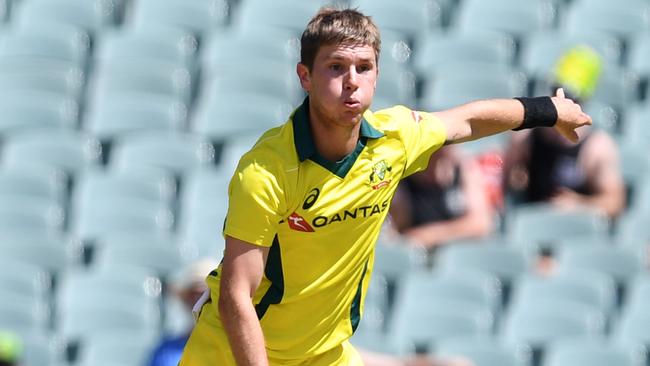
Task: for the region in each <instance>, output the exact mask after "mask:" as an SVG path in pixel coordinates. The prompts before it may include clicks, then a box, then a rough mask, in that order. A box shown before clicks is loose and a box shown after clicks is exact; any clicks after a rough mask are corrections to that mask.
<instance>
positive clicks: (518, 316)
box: [500, 299, 605, 350]
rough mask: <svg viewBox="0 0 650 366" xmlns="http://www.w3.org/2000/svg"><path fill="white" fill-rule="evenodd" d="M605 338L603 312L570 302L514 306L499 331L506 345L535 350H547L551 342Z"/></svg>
mask: <svg viewBox="0 0 650 366" xmlns="http://www.w3.org/2000/svg"><path fill="white" fill-rule="evenodd" d="M546 300H549V299H546ZM554 300H555V299H554ZM520 304H522V303H520ZM514 305H517V304H514ZM604 334H605V317H604V315H603V314H602V313H601V312H599V311H597V310H594V309H593V308H592V307H589V306H585V305H583V304H579V303H575V302H569V301H538V302H534V303H531V302H527V303H526V304H522V305H520V306H513V307H511V308H510V309H509V310H508V313H507V314H506V317H505V320H504V322H503V325H502V328H501V330H500V337H501V339H503V341H504V342H505V343H506V344H511V345H527V346H530V347H532V349H533V350H544V348H545V347H546V346H548V344H549V343H550V342H557V341H561V340H563V339H566V338H572V337H588V336H602V335H604Z"/></svg>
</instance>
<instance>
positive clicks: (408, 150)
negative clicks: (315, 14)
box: [376, 106, 447, 177]
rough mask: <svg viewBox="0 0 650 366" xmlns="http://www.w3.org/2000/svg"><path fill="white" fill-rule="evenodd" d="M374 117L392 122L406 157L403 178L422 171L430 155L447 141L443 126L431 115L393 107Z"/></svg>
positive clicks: (401, 107)
mask: <svg viewBox="0 0 650 366" xmlns="http://www.w3.org/2000/svg"><path fill="white" fill-rule="evenodd" d="M376 115H377V116H378V117H380V118H389V119H392V120H393V121H392V122H393V123H394V126H395V129H396V132H397V134H398V136H399V138H400V139H401V140H402V143H403V145H404V152H405V155H406V164H405V169H404V177H407V176H409V175H411V174H413V173H416V172H418V171H421V170H424V169H425V168H426V167H427V165H428V164H429V158H430V157H431V154H432V153H433V152H434V151H436V150H438V149H439V148H440V147H441V146H442V145H444V143H445V141H446V139H447V132H446V130H445V127H444V125H443V124H442V122H441V121H440V120H439V119H438V118H436V117H435V116H434V115H433V114H431V113H428V112H420V111H414V110H411V109H409V108H406V107H404V106H395V107H392V108H390V109H386V110H383V111H378V112H377V113H376ZM382 115H383V116H382Z"/></svg>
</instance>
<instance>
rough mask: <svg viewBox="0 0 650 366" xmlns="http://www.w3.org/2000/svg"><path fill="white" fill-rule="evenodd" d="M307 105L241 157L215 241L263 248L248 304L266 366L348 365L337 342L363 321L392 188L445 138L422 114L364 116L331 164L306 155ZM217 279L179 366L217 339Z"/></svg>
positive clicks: (311, 151) (344, 347)
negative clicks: (349, 146)
mask: <svg viewBox="0 0 650 366" xmlns="http://www.w3.org/2000/svg"><path fill="white" fill-rule="evenodd" d="M308 103H309V101H308V99H307V100H305V103H303V105H302V106H300V107H299V108H298V109H296V111H295V112H294V113H293V114H292V116H291V118H290V119H289V121H287V123H285V124H284V125H282V126H281V127H277V128H274V129H271V130H269V131H267V132H266V133H265V134H264V135H262V137H261V138H260V139H259V140H258V142H257V143H256V144H255V146H254V147H253V148H252V149H251V151H249V152H248V153H246V154H245V155H244V156H243V157H242V159H241V161H240V163H239V166H238V168H237V170H236V172H235V174H234V176H233V178H232V181H231V183H230V188H229V196H230V197H229V198H230V201H229V208H228V215H227V218H226V223H225V227H224V234H225V235H228V236H231V237H234V238H237V239H240V240H243V241H246V242H249V243H252V244H255V245H259V246H263V247H270V248H269V254H268V258H267V261H266V268H265V271H264V277H263V279H262V282H261V284H260V286H259V288H258V289H257V291H256V293H255V295H254V297H253V303H254V305H255V310H256V312H257V315H258V318H259V319H260V324H261V327H262V331H263V333H264V338H265V341H266V348H267V354H268V357H269V359H270V361H271V363H272V364H282V365H294V364H296V365H297V364H301V363H306V364H310V365H332V364H348V363H350V364H354V363H352V361H350V357H354V355H350V352H353V351H351V347H350V346H349V344H348V343H347V339H348V338H349V337H350V336H351V335H352V333H353V332H354V330H355V329H356V327H357V325H358V324H359V320H360V318H361V314H362V312H363V299H364V297H365V295H366V290H367V288H368V284H369V280H370V273H371V271H372V268H373V261H374V244H375V241H376V240H377V236H378V235H379V232H380V229H381V225H382V223H383V221H384V219H385V218H386V215H387V214H388V207H389V204H390V201H391V199H392V197H393V194H394V192H395V189H396V187H397V184H398V182H399V180H400V179H402V178H404V177H406V176H408V175H410V174H412V173H414V172H416V171H419V170H422V169H424V168H425V167H426V166H427V164H428V161H429V156H430V155H431V153H432V152H433V151H435V150H436V149H438V148H439V147H440V146H441V145H442V144H443V143H444V141H445V138H446V135H445V131H444V127H443V126H442V124H441V123H440V122H439V121H438V120H437V119H436V118H435V117H433V116H432V115H431V114H428V113H424V112H416V111H412V110H410V109H408V108H406V107H402V106H396V107H393V108H390V109H386V110H382V111H379V112H376V113H372V112H370V111H368V112H366V113H365V114H364V118H363V119H362V121H361V128H360V137H359V141H358V143H357V146H356V149H355V150H354V151H353V152H352V153H350V154H349V155H348V156H346V157H345V158H344V159H343V160H341V161H339V162H336V163H333V162H330V161H327V160H326V159H324V158H323V157H322V156H320V155H319V154H318V152H317V151H316V148H315V145H314V142H313V139H312V135H311V132H310V124H309V105H308ZM220 270H221V269H220V268H217V269H216V270H215V271H213V272H212V273H211V275H210V276H208V285H209V286H210V288H211V296H212V300H211V303H210V305H211V309H209V315H206V311H205V307H204V308H203V311H202V314H201V317H200V319H199V322H198V324H197V329H198V330H195V333H196V334H197V335H194V334H193V335H192V338H190V341H189V343H188V347H187V348H186V351H185V356H187V357H188V359H189V358H190V357H191V354H197V353H199V352H210V351H209V350H208V349H207V348H209V347H210V346H209V345H210V344H213V343H215V339H219V340H221V342H223V341H224V340H225V339H226V338H225V336H224V335H223V329H222V328H221V326H220V321H219V315H218V311H216V303H217V298H218V295H219V281H220V277H219V274H220ZM206 318H210V319H206ZM208 323H209V326H207V325H206V324H208ZM215 332H218V333H221V335H220V336H219V337H218V338H217V336H216V335H214V333H215ZM199 333H200V334H201V336H199V335H198V334H199ZM205 337H211V338H212V343H210V342H206V341H205V340H204V339H203V338H205ZM195 338H201V339H200V340H199V339H195ZM200 342H206V343H205V346H198V344H199V343H200ZM193 343H196V346H195V345H194V344H193ZM213 347H216V346H213ZM221 347H226V348H227V343H226V344H225V346H224V345H221ZM185 356H184V357H185ZM215 357H216V356H215ZM346 357H348V358H346ZM214 362H215V361H214V360H213V361H212V363H213V364H216V363H214ZM222 362H227V361H225V360H224V361H222ZM207 364H208V361H207V360H206V363H205V365H207ZM181 365H203V363H190V362H188V363H183V362H181Z"/></svg>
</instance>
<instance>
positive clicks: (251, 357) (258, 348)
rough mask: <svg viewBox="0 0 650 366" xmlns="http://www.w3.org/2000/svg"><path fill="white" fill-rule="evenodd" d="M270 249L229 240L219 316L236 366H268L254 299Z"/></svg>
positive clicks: (223, 268) (227, 239) (230, 238)
mask: <svg viewBox="0 0 650 366" xmlns="http://www.w3.org/2000/svg"><path fill="white" fill-rule="evenodd" d="M267 255H268V248H265V247H261V246H259V245H253V244H250V243H247V242H245V241H242V240H238V239H235V238H233V237H230V236H226V250H225V252H224V257H223V265H222V271H221V287H220V292H219V313H220V315H221V320H222V322H223V326H224V328H225V330H226V333H227V334H228V340H229V341H230V347H231V349H232V353H233V355H234V356H235V360H236V361H237V365H240V366H243V365H246V366H248V365H255V366H260V365H268V358H267V355H266V349H265V346H264V335H263V334H262V328H261V326H260V322H259V320H258V318H257V314H256V313H255V308H254V306H253V302H252V298H253V295H254V294H255V290H256V289H257V287H258V286H259V284H260V282H261V280H262V276H263V275H264V266H265V263H266V258H267Z"/></svg>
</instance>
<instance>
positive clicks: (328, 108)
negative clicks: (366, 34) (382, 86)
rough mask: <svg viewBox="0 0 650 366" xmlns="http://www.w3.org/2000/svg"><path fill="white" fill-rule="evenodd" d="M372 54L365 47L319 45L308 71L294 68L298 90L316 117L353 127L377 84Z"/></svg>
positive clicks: (369, 49)
mask: <svg viewBox="0 0 650 366" xmlns="http://www.w3.org/2000/svg"><path fill="white" fill-rule="evenodd" d="M377 74H378V68H377V62H376V56H375V51H374V49H373V48H372V46H369V45H364V46H361V45H344V44H339V45H336V44H333V45H325V46H322V47H321V48H320V49H319V50H318V53H317V54H316V58H315V59H314V65H313V67H312V70H311V71H309V70H308V69H307V67H306V66H305V65H302V64H299V65H298V75H299V77H300V83H301V84H302V87H303V88H304V89H305V90H306V91H307V92H308V93H309V96H310V98H309V101H310V105H311V106H312V108H313V109H314V111H315V112H316V113H317V115H318V117H319V118H321V119H323V120H324V121H327V122H331V123H335V124H338V125H354V124H357V123H359V121H361V117H362V114H363V112H364V111H365V110H366V109H368V107H369V106H370V104H371V103H372V97H373V96H374V94H375V87H376V85H377Z"/></svg>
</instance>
